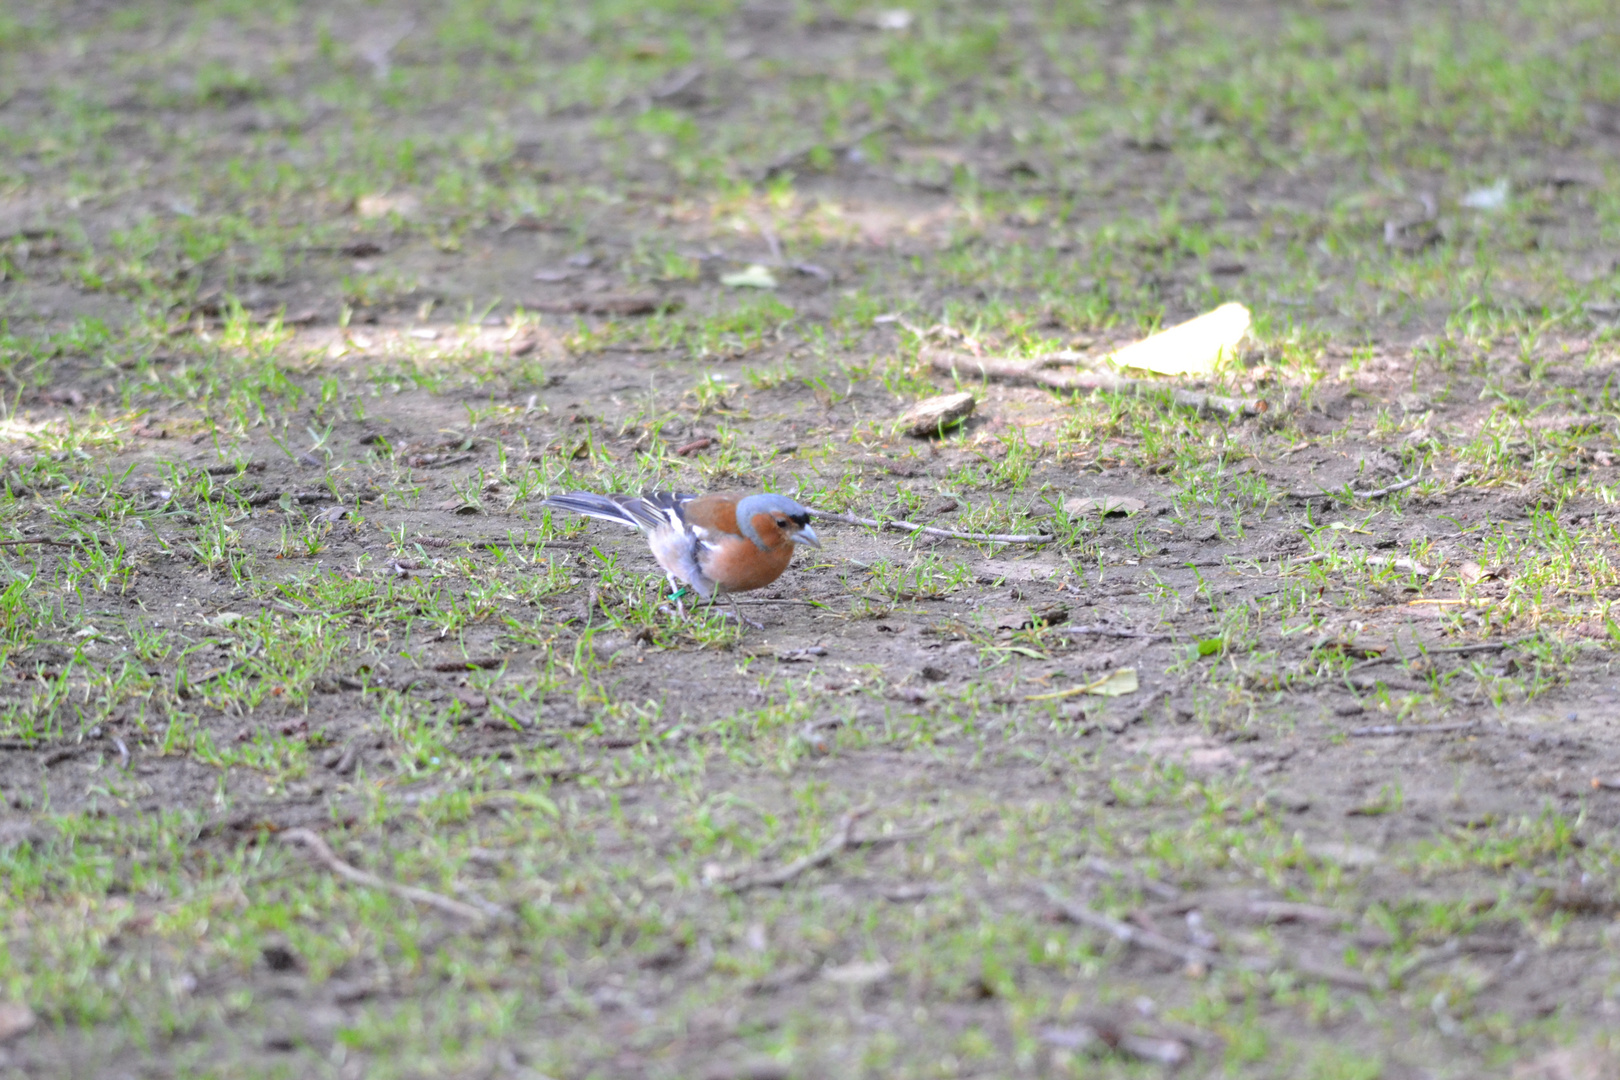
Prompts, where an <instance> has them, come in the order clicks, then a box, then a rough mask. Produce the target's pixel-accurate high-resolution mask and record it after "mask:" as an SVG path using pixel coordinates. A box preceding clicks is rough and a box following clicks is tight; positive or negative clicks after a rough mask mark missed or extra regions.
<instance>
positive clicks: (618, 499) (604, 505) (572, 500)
mask: <svg viewBox="0 0 1620 1080" xmlns="http://www.w3.org/2000/svg"><path fill="white" fill-rule="evenodd" d="M685 498H687V497H686V496H682V495H674V494H668V493H665V492H658V493H656V494H648V495H645V496H636V495H617V496H615V495H598V494H596V493H595V492H591V491H570V492H568V493H567V494H566V495H553V496H551V497H550V498H548V499H544V500H542V501H541V503H540V505H541V506H551V507H555V508H557V509H558V510H568V511H571V512H573V513H575V514H584V515H585V516H586V517H593V518H600V519H601V520H602V521H611V522H613V523H614V524H616V525H628V526H629V527H630V528H632V529H640V530H641V531H642V532H651V531H652V530H654V529H658V528H661V527H663V526H666V525H671V524H679V523H680V520H681V518H680V504H681V502H683V501H684V500H685Z"/></svg>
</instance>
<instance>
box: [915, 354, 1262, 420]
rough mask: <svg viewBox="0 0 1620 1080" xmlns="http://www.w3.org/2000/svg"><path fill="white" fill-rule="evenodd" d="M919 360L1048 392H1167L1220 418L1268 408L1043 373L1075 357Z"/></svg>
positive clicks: (1150, 385)
mask: <svg viewBox="0 0 1620 1080" xmlns="http://www.w3.org/2000/svg"><path fill="white" fill-rule="evenodd" d="M922 357H923V359H924V360H926V361H927V362H928V364H929V366H930V367H932V368H933V369H934V370H935V371H938V372H941V373H942V374H946V375H953V376H958V377H963V378H972V377H974V376H975V375H977V376H978V377H979V378H983V379H991V380H994V381H996V382H1005V383H1012V384H1014V385H1024V386H1041V387H1045V388H1046V389H1048V390H1092V391H1096V390H1109V391H1112V392H1114V393H1117V394H1134V395H1136V396H1137V397H1143V396H1147V395H1151V394H1157V393H1161V392H1163V391H1166V390H1168V391H1169V392H1170V400H1171V401H1173V402H1175V403H1176V404H1177V405H1180V406H1181V407H1183V408H1187V409H1194V410H1196V411H1198V412H1201V413H1203V412H1209V413H1219V414H1221V415H1222V416H1258V415H1259V414H1260V413H1263V412H1265V411H1266V409H1267V408H1269V405H1268V403H1267V402H1265V401H1245V400H1243V399H1242V398H1229V397H1222V396H1221V395H1219V394H1207V393H1204V392H1202V391H1199V390H1181V389H1178V388H1176V387H1172V386H1167V385H1165V384H1164V383H1157V382H1153V381H1151V380H1148V379H1127V378H1125V377H1124V376H1123V375H1114V374H1111V373H1109V372H1104V371H1077V372H1074V373H1073V374H1068V375H1064V374H1058V373H1056V372H1050V371H1046V370H1044V369H1045V368H1047V367H1049V366H1050V365H1051V364H1052V363H1054V362H1056V361H1065V360H1074V359H1078V358H1079V356H1078V354H1074V353H1053V354H1052V355H1050V356H1045V357H1040V358H1038V359H1036V360H1009V359H1006V358H992V357H979V356H969V355H967V354H966V353H956V352H950V351H949V350H945V349H924V350H923V351H922Z"/></svg>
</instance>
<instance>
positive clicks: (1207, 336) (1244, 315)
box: [1108, 303, 1249, 375]
mask: <svg viewBox="0 0 1620 1080" xmlns="http://www.w3.org/2000/svg"><path fill="white" fill-rule="evenodd" d="M1248 333H1249V309H1248V308H1246V307H1244V306H1243V305H1242V304H1236V303H1233V304H1222V305H1221V306H1220V307H1218V308H1216V309H1215V310H1214V311H1208V312H1205V313H1204V314H1202V315H1200V316H1198V317H1197V318H1195V319H1188V320H1187V321H1186V322H1184V323H1179V324H1177V325H1175V326H1172V327H1170V328H1169V329H1168V330H1160V331H1159V332H1158V333H1156V334H1150V335H1148V336H1147V337H1145V338H1143V339H1142V340H1141V341H1138V342H1135V343H1134V344H1131V345H1127V346H1125V347H1124V348H1123V349H1120V350H1118V351H1117V352H1115V353H1112V354H1111V355H1110V356H1109V357H1108V362H1109V363H1111V364H1113V365H1114V366H1115V367H1121V368H1136V369H1139V370H1141V371H1151V372H1154V373H1156V374H1159V375H1210V374H1213V373H1214V371H1215V369H1216V367H1218V366H1219V365H1220V364H1221V363H1222V361H1229V360H1231V359H1232V357H1233V356H1234V355H1235V354H1236V352H1237V347H1238V345H1239V344H1241V343H1242V341H1243V339H1244V338H1245V337H1246V336H1247V335H1248Z"/></svg>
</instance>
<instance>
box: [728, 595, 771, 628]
mask: <svg viewBox="0 0 1620 1080" xmlns="http://www.w3.org/2000/svg"><path fill="white" fill-rule="evenodd" d="M726 595H727V598H728V599H729V600H730V601H731V613H732V614H733V615H735V616H737V621H738V622H739V623H747V624H748V625H749V626H752V627H753V628H754V629H755V630H763V629H765V624H764V623H759V622H755V621H754V620H753V619H750V618H749V617H748V616H746V615H744V614H743V613H742V608H741V607H739V606H738V604H737V598H736V597H735V596H732V595H731V594H730V593H727V594H726Z"/></svg>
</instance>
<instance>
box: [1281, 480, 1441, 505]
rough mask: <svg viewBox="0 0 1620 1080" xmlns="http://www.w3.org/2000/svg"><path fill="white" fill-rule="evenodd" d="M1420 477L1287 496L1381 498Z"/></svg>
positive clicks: (1401, 489) (1349, 498) (1402, 489)
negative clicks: (1364, 487)
mask: <svg viewBox="0 0 1620 1080" xmlns="http://www.w3.org/2000/svg"><path fill="white" fill-rule="evenodd" d="M1420 479H1422V477H1421V476H1420V475H1416V474H1414V475H1412V476H1408V477H1407V478H1406V479H1405V480H1397V481H1395V482H1394V483H1393V484H1390V485H1388V486H1387V487H1381V488H1374V489H1373V490H1371V491H1356V490H1355V489H1353V488H1351V489H1349V490H1347V491H1343V490H1341V491H1329V490H1328V489H1327V488H1319V489H1317V490H1316V491H1293V492H1289V497H1290V498H1294V499H1303V500H1305V501H1307V502H1309V501H1310V500H1311V499H1343V500H1345V501H1346V502H1348V501H1349V500H1351V499H1382V498H1383V497H1384V496H1385V495H1393V494H1395V493H1396V492H1397V491H1405V490H1406V489H1407V488H1409V487H1411V486H1412V485H1413V484H1415V483H1417V482H1418V481H1419V480H1420Z"/></svg>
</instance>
